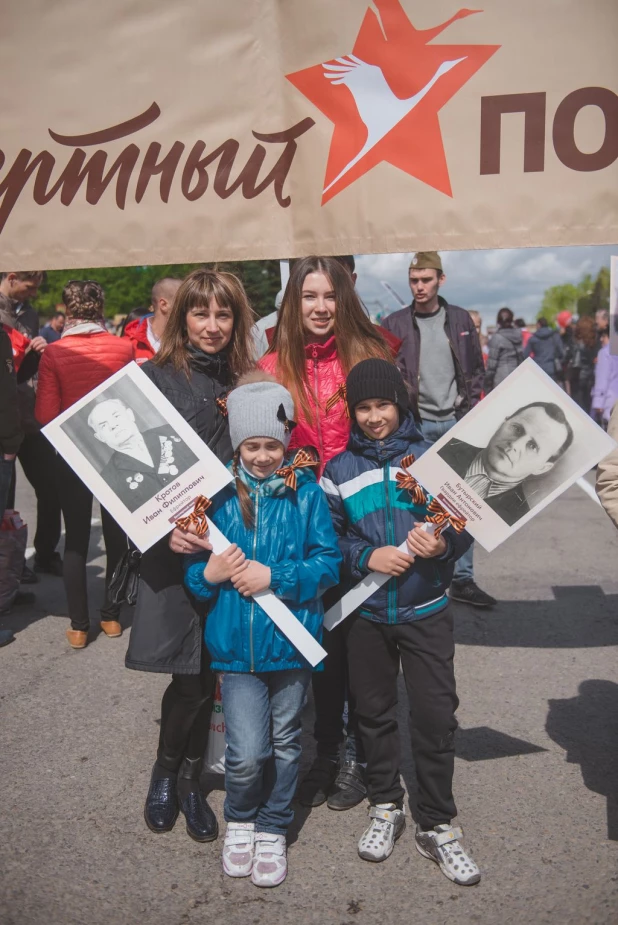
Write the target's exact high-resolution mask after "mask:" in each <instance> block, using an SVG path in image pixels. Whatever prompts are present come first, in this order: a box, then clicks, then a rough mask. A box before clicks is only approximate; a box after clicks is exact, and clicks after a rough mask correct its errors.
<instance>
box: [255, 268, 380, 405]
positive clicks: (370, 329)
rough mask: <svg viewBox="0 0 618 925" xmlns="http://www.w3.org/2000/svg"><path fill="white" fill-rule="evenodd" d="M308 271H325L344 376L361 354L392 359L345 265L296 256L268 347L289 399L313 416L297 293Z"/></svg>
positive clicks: (364, 357)
mask: <svg viewBox="0 0 618 925" xmlns="http://www.w3.org/2000/svg"><path fill="white" fill-rule="evenodd" d="M309 273H324V275H325V276H327V277H328V279H329V280H330V283H331V286H332V287H333V291H334V293H335V303H336V311H335V327H334V335H335V339H336V342H337V355H338V357H339V362H340V363H341V366H342V369H343V373H344V375H346V376H347V374H348V373H349V372H350V370H351V369H352V367H353V366H355V365H356V364H357V363H359V362H360V361H361V360H366V359H368V358H370V357H378V358H379V359H381V360H388V361H389V362H391V363H393V362H394V361H393V357H392V355H391V353H390V350H389V349H388V346H387V344H386V341H385V340H384V338H383V337H382V335H381V334H380V332H379V330H378V329H377V327H376V326H375V325H374V324H372V323H371V321H370V319H369V318H368V317H367V315H366V314H365V311H364V309H363V307H362V305H361V303H360V301H359V298H358V296H357V294H356V290H355V289H354V281H353V280H352V277H351V275H350V273H349V271H348V270H346V269H345V267H344V266H343V265H342V264H341V263H340V262H339V261H338V260H336V259H335V258H334V257H303V258H302V259H300V260H298V261H296V262H295V264H294V266H293V267H292V271H291V273H290V278H289V280H288V284H287V286H286V289H285V293H284V295H283V302H282V303H281V308H280V309H279V318H278V320H277V326H276V328H275V333H274V336H273V341H272V344H271V346H270V350H269V351H268V352H269V353H276V354H277V373H278V378H279V380H280V382H281V383H282V385H284V386H285V387H286V388H287V389H289V391H290V392H291V393H292V398H293V399H294V404H295V405H296V407H297V408H299V407H300V408H302V410H303V413H304V415H305V418H306V419H307V420H308V421H312V419H313V414H312V410H311V404H310V401H309V396H310V395H312V396H313V397H314V400H317V398H316V396H315V395H314V394H313V387H312V385H311V383H310V382H309V380H308V379H307V372H306V363H305V338H306V334H305V329H304V327H303V317H302V293H303V286H304V282H305V277H306V276H307V275H308V274H309Z"/></svg>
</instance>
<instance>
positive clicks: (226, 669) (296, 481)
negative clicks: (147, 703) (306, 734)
mask: <svg viewBox="0 0 618 925" xmlns="http://www.w3.org/2000/svg"><path fill="white" fill-rule="evenodd" d="M227 412H228V418H229V425H230V436H231V438H232V446H233V447H234V459H233V461H232V463H231V464H230V465H231V468H232V472H233V474H234V476H235V480H234V482H233V483H232V484H231V486H229V487H228V488H226V489H224V490H223V491H221V492H218V494H217V495H216V497H215V501H214V503H213V506H212V508H211V509H210V510H209V516H210V517H211V518H212V520H213V522H214V523H215V524H216V525H217V527H219V529H220V530H222V531H223V533H224V534H225V536H227V538H228V539H229V540H230V541H231V544H232V545H231V546H230V547H229V548H228V549H227V550H226V551H225V552H223V553H221V554H220V555H215V554H214V553H204V554H198V555H194V556H187V557H186V560H185V583H186V585H187V587H188V588H189V590H190V591H191V593H192V594H193V595H194V596H195V597H196V598H198V599H200V600H203V601H207V602H208V603H209V612H208V617H207V621H206V630H205V640H206V645H207V647H208V651H209V652H210V655H211V657H212V668H213V669H214V670H215V671H220V672H223V679H222V685H221V691H222V700H223V713H224V716H225V738H226V744H227V749H226V755H225V791H226V799H225V806H224V813H225V819H226V821H227V832H226V836H225V843H224V846H223V871H224V873H226V874H227V875H228V876H230V877H248V876H251V879H252V881H253V883H255V884H256V886H264V887H272V886H277V885H278V884H280V883H282V882H283V880H284V879H285V877H286V874H287V855H286V832H287V829H288V826H289V825H290V823H291V821H292V819H293V816H294V813H293V810H292V807H291V804H292V799H293V797H294V792H295V790H296V784H297V778H298V763H299V759H300V751H301V749H300V732H301V722H300V714H301V710H302V707H303V704H304V702H305V695H306V692H307V688H308V686H309V682H310V679H311V668H310V666H309V664H308V663H307V662H306V661H305V659H304V658H303V657H302V656H301V655H300V653H299V652H298V651H297V650H296V649H295V648H294V646H293V645H292V643H291V642H289V641H288V639H287V638H286V637H285V636H283V635H282V634H281V633H280V632H279V630H277V629H276V627H275V624H274V623H273V622H272V620H271V619H270V618H269V617H268V616H267V615H266V613H265V612H264V611H263V610H262V608H261V607H260V605H259V604H258V603H257V602H256V601H255V600H254V599H253V598H252V595H254V594H257V593H258V592H260V591H265V590H266V589H270V590H271V591H274V593H275V594H276V595H277V596H278V597H279V598H281V600H282V601H285V603H286V604H287V606H288V607H289V608H290V610H291V611H292V613H293V614H294V615H295V616H296V617H297V619H298V620H300V621H301V623H303V625H304V626H305V627H306V628H307V629H308V630H309V632H310V633H311V634H312V635H313V636H314V637H315V638H316V639H318V640H320V639H321V636H322V618H323V608H322V603H321V601H320V597H321V595H322V593H323V592H324V591H325V590H326V589H327V588H330V587H332V586H333V585H335V584H337V582H338V580H339V564H340V561H341V555H340V552H339V546H338V543H337V538H336V536H335V532H334V529H333V525H332V522H331V519H330V514H329V511H328V505H327V502H326V498H325V496H324V494H323V492H322V489H321V488H319V486H318V484H317V482H316V480H315V476H314V474H313V472H312V466H313V465H314V459H313V455H312V454H311V453H309V452H307V451H305V450H303V449H300V450H297V451H295V453H294V456H293V457H292V458H290V459H286V458H285V453H286V449H287V446H288V443H289V441H290V434H291V431H292V428H293V427H294V422H293V420H292V418H293V417H294V404H293V401H292V397H291V395H290V393H289V392H288V391H287V389H285V388H283V386H281V385H278V384H277V383H276V382H275V381H274V380H272V379H270V377H267V376H265V374H263V373H257V374H254V375H253V376H252V377H247V378H245V379H244V380H241V384H240V385H239V386H238V387H237V388H236V389H234V391H232V392H231V393H230V394H229V396H228V399H227Z"/></svg>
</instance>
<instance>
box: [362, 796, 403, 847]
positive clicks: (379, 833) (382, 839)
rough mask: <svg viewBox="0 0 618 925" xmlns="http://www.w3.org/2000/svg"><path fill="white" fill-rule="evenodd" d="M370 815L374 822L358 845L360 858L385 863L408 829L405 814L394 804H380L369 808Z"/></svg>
mask: <svg viewBox="0 0 618 925" xmlns="http://www.w3.org/2000/svg"><path fill="white" fill-rule="evenodd" d="M369 815H370V816H371V820H372V821H371V825H370V826H369V828H368V829H366V830H365V832H363V834H362V836H361V839H360V841H359V843H358V853H359V856H360V857H361V858H363V860H365V861H385V860H386V859H387V858H388V857H390V856H391V854H392V853H393V848H394V847H395V842H396V841H397V839H398V838H399V836H400V835H401V833H402V832H403V830H404V829H405V827H406V815H405V812H404V810H403V809H397V807H396V806H395V804H394V803H378V804H377V806H370V807H369Z"/></svg>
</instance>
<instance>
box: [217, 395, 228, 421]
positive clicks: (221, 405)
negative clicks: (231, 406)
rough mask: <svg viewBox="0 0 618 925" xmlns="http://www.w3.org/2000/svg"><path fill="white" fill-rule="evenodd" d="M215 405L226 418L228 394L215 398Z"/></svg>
mask: <svg viewBox="0 0 618 925" xmlns="http://www.w3.org/2000/svg"><path fill="white" fill-rule="evenodd" d="M215 405H216V406H217V408H218V409H219V411H220V412H221V414H222V415H223V417H224V418H226V417H227V395H224V396H223V397H222V398H215Z"/></svg>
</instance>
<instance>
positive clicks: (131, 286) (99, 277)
mask: <svg viewBox="0 0 618 925" xmlns="http://www.w3.org/2000/svg"><path fill="white" fill-rule="evenodd" d="M198 267H209V268H214V267H216V268H217V269H218V270H227V271H228V272H230V273H234V274H235V275H236V276H238V277H239V278H240V279H241V280H242V281H243V284H244V286H245V289H246V291H247V295H248V296H249V301H250V302H251V304H252V306H253V308H254V309H255V311H256V312H257V314H258V315H260V316H261V315H267V314H269V312H272V311H273V310H274V307H275V296H276V295H277V293H278V292H279V289H280V288H281V273H280V269H279V261H278V260H246V261H243V262H238V263H218V264H214V263H201V264H200V263H177V264H168V265H167V266H156V267H88V268H86V269H84V268H82V269H80V270H49V271H48V272H47V279H46V281H45V282H44V283H43V285H42V286H41V288H40V290H39V295H38V298H37V301H36V307H37V311H38V312H40V314H41V315H46V316H47V315H51V314H52V313H53V312H54V310H55V308H56V305H60V304H61V303H62V290H63V288H64V286H65V285H66V284H67V282H68V281H69V280H71V279H94V280H96V281H97V282H98V283H100V284H101V286H103V289H104V290H105V314H106V315H107V317H108V318H113V317H114V315H128V313H129V312H130V311H131V310H132V309H134V308H141V307H146V306H148V305H150V291H151V289H152V287H153V285H154V284H155V283H156V281H157V280H158V279H162V278H163V277H164V276H175V277H178V278H179V279H182V278H183V277H185V276H186V275H187V273H190V272H191V270H196V269H197V268H198Z"/></svg>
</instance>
